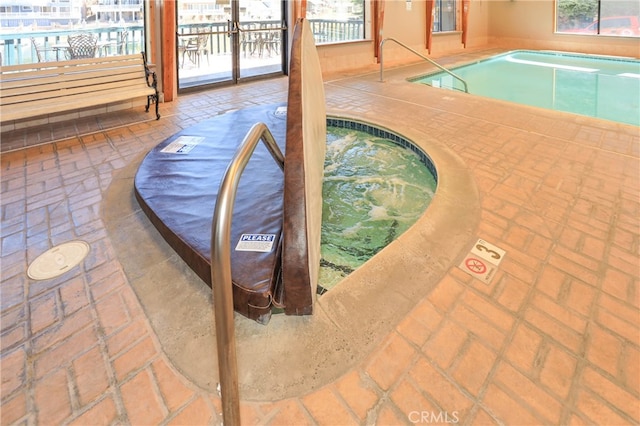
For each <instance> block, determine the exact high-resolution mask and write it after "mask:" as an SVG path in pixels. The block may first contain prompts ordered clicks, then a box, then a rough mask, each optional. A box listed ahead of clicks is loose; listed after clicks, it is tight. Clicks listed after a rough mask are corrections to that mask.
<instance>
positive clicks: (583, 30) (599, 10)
mask: <svg viewBox="0 0 640 426" xmlns="http://www.w3.org/2000/svg"><path fill="white" fill-rule="evenodd" d="M556 31H557V32H560V33H577V34H592V35H594V34H595V35H598V34H600V35H609V36H622V37H639V36H640V2H638V1H637V0H557V3H556Z"/></svg>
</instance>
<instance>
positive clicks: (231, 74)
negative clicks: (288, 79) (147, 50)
mask: <svg viewBox="0 0 640 426" xmlns="http://www.w3.org/2000/svg"><path fill="white" fill-rule="evenodd" d="M283 8H284V1H283V0H260V1H259V0H180V1H179V2H178V3H177V19H178V23H177V32H176V38H177V43H176V46H177V52H176V54H177V63H178V64H177V65H178V88H179V89H181V90H182V89H188V88H193V87H199V86H203V85H212V84H217V83H229V82H230V83H238V82H240V81H241V80H242V79H244V78H255V77H262V76H265V75H278V74H279V75H282V74H283V73H284V69H285V67H284V64H286V59H285V56H284V55H285V52H286V49H283V48H282V46H283V44H285V43H283V42H285V36H286V25H285V19H284V11H283Z"/></svg>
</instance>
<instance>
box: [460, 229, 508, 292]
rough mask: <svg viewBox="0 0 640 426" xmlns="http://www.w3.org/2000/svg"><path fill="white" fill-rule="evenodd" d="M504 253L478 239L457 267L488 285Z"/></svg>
mask: <svg viewBox="0 0 640 426" xmlns="http://www.w3.org/2000/svg"><path fill="white" fill-rule="evenodd" d="M506 253H507V252H506V251H504V250H502V249H501V248H499V247H496V246H494V245H493V244H490V243H488V242H486V241H484V240H481V239H480V240H478V241H476V243H475V244H474V245H473V247H472V248H471V251H469V253H468V254H467V255H466V256H465V258H464V259H463V260H462V263H460V265H459V267H460V269H462V270H463V271H465V272H466V273H468V274H469V275H471V276H472V277H475V278H478V279H479V280H480V281H483V282H484V283H486V284H489V282H491V279H492V278H493V276H494V275H495V272H496V270H497V269H498V266H499V265H500V262H502V259H503V258H504V255H505V254H506Z"/></svg>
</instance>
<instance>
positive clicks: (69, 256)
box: [27, 241, 89, 280]
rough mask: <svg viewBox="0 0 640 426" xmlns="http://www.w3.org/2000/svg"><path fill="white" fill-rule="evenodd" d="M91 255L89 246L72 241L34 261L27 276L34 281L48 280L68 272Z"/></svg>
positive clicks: (46, 252) (50, 250) (54, 248)
mask: <svg viewBox="0 0 640 426" xmlns="http://www.w3.org/2000/svg"><path fill="white" fill-rule="evenodd" d="M87 254H89V244H87V243H86V242H84V241H70V242H68V243H64V244H60V245H59V246H55V247H52V248H50V249H49V250H47V251H45V252H44V253H42V254H41V255H40V256H38V257H37V258H36V260H34V261H33V262H32V263H31V265H30V266H29V269H27V275H28V276H29V278H31V279H34V280H48V279H50V278H55V277H57V276H60V275H62V274H64V273H65V272H67V271H68V270H69V269H71V268H73V267H74V266H76V265H78V264H79V263H80V262H82V260H84V258H85V257H86V256H87Z"/></svg>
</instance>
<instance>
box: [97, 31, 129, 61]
mask: <svg viewBox="0 0 640 426" xmlns="http://www.w3.org/2000/svg"><path fill="white" fill-rule="evenodd" d="M128 35H129V31H128V30H126V29H122V31H120V32H119V33H118V36H117V37H116V39H115V40H114V41H113V42H110V43H107V44H105V45H104V46H102V49H103V50H102V52H103V55H106V54H107V49H108V51H109V54H110V55H124V54H126V51H127V36H128Z"/></svg>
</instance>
